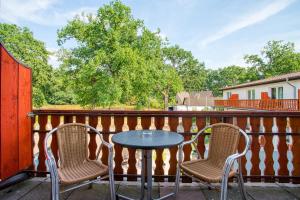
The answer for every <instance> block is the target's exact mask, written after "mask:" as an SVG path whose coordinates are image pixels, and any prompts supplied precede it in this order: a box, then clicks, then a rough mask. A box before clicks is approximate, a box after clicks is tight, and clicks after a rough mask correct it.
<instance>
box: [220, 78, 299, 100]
mask: <svg viewBox="0 0 300 200" xmlns="http://www.w3.org/2000/svg"><path fill="white" fill-rule="evenodd" d="M222 90H223V99H229V100H244V99H247V100H252V99H298V98H299V97H300V72H295V73H290V74H285V75H280V76H276V77H271V78H267V79H263V80H258V81H253V82H249V83H244V84H240V85H235V86H230V87H225V88H223V89H222Z"/></svg>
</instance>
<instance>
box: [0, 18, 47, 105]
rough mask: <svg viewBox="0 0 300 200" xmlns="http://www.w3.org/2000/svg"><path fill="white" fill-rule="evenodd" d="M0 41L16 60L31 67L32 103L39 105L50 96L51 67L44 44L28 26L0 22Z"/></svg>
mask: <svg viewBox="0 0 300 200" xmlns="http://www.w3.org/2000/svg"><path fill="white" fill-rule="evenodd" d="M0 41H1V42H3V44H4V45H5V47H6V48H7V50H8V51H9V52H11V53H12V54H13V55H14V56H15V57H16V58H17V59H18V60H20V61H21V62H23V63H25V64H26V65H28V66H29V67H31V68H32V84H33V105H34V106H36V107H39V106H41V105H43V104H45V103H46V102H47V101H48V100H49V98H50V97H51V93H50V91H49V89H50V87H51V81H50V79H49V77H51V76H52V67H51V66H50V65H49V64H48V56H49V52H48V51H47V50H46V47H45V44H44V43H43V42H41V41H39V40H37V39H35V38H34V36H33V34H32V32H31V31H30V30H29V29H28V28H26V27H25V28H22V27H18V26H17V25H13V24H5V23H0Z"/></svg>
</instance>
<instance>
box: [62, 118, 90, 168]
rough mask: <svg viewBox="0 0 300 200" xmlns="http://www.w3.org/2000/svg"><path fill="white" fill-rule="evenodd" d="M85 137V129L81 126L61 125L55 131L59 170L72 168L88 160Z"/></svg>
mask: <svg viewBox="0 0 300 200" xmlns="http://www.w3.org/2000/svg"><path fill="white" fill-rule="evenodd" d="M87 136H88V134H87V128H86V127H85V126H84V125H81V124H76V123H74V124H66V125H62V126H61V127H60V128H59V129H58V130H57V142H58V151H59V157H60V168H68V167H71V168H73V167H76V166H78V165H80V164H82V163H84V162H85V161H87V160H88V144H87Z"/></svg>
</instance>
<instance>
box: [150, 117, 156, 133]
mask: <svg viewBox="0 0 300 200" xmlns="http://www.w3.org/2000/svg"><path fill="white" fill-rule="evenodd" d="M149 130H156V126H155V117H151V125H150V127H149Z"/></svg>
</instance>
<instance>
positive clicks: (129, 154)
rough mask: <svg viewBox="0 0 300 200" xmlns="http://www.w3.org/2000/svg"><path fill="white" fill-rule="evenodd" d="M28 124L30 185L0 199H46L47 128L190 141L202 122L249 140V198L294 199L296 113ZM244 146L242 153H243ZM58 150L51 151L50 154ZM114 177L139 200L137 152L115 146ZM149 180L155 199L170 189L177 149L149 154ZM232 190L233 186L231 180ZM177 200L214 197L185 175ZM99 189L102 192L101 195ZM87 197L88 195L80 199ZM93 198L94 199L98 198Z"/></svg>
mask: <svg viewBox="0 0 300 200" xmlns="http://www.w3.org/2000/svg"><path fill="white" fill-rule="evenodd" d="M34 114H35V118H34V120H33V124H32V127H33V128H32V134H33V146H32V148H33V152H34V155H33V156H34V163H33V164H32V167H31V169H30V170H27V172H28V173H30V174H31V175H33V176H34V178H33V179H31V180H27V181H25V182H23V183H19V184H17V185H13V186H11V187H10V188H8V189H5V190H2V191H0V198H1V199H41V197H42V199H45V198H49V197H50V183H49V174H48V172H47V166H46V165H45V154H44V149H43V145H44V144H43V142H44V138H45V135H46V133H47V132H48V131H50V130H51V129H52V128H54V127H56V126H58V125H59V124H62V123H71V122H79V123H86V124H89V125H91V126H93V127H95V128H97V129H98V130H100V131H101V132H102V133H103V138H104V139H105V140H106V141H108V142H111V136H112V135H113V134H116V133H118V132H120V131H126V130H139V129H162V130H171V131H176V132H178V133H181V134H182V135H183V136H184V138H185V140H189V139H191V138H192V137H193V135H195V134H196V133H197V131H198V130H200V129H202V128H203V127H204V126H205V125H207V124H214V123H218V122H226V123H231V124H235V125H238V126H239V127H240V128H242V129H243V130H245V131H246V132H247V134H249V135H250V137H251V138H252V144H251V149H250V151H249V152H248V153H247V155H246V157H245V158H243V159H242V165H243V175H244V180H245V182H246V190H247V191H248V195H250V197H252V198H253V199H270V198H272V197H270V196H269V195H271V194H272V195H274V196H273V199H276V198H277V199H278V198H280V199H282V198H285V199H297V198H300V188H299V185H297V184H300V154H299V152H300V137H299V136H300V126H299V124H300V112H290V111H289V112H287V111H286V112H284V111H281V112H266V111H256V112H240V111H223V112H217V111H201V112H192V111H190V112H180V111H174V112H170V111H104V110H93V111H91V110H35V111H34ZM208 138H209V133H207V134H206V135H204V136H202V137H199V140H198V144H197V149H198V151H199V152H200V154H201V156H202V157H204V158H205V157H206V156H207V152H208V145H207V141H208ZM99 141H100V140H99V139H98V138H97V137H96V135H91V136H90V141H89V156H90V158H91V159H94V158H95V156H96V151H97V148H98V147H99V146H100V144H99ZM243 142H244V141H243V140H242V139H241V142H240V147H239V148H240V149H243ZM48 145H51V148H52V149H54V151H53V152H54V155H55V158H56V159H57V158H58V155H57V151H56V150H57V141H56V139H55V138H52V142H51V144H48ZM55 149H56V150H55ZM114 153H115V155H114V172H115V179H116V181H117V187H116V188H117V190H118V191H119V192H121V193H123V192H126V193H129V194H132V195H133V196H134V195H138V194H139V190H138V181H139V179H140V173H141V169H140V166H141V163H140V161H141V153H140V151H138V150H134V149H126V148H122V147H121V146H118V145H115V146H114ZM195 154H196V151H195V149H193V148H192V147H188V146H187V147H186V148H184V160H185V161H187V160H191V159H195ZM107 156H108V152H107V151H106V150H105V149H104V151H103V152H102V156H101V160H102V162H103V163H104V164H107V163H106V162H107ZM153 160H154V161H153V163H154V164H153V165H154V166H153V174H154V182H155V183H156V187H155V189H154V190H155V194H156V197H158V196H160V195H161V194H162V193H164V192H166V191H169V190H171V189H172V187H171V186H172V185H173V182H174V180H175V173H176V164H177V148H175V147H174V148H170V149H164V150H156V151H155V152H154V156H153ZM231 181H232V182H233V183H231V184H235V181H236V180H231ZM182 182H183V184H182V189H181V190H180V191H181V192H180V196H179V199H186V198H190V199H196V198H200V199H201V197H202V199H212V198H214V199H216V198H218V197H219V196H218V194H219V193H218V191H215V190H208V189H207V188H206V187H203V186H201V187H198V184H197V183H192V181H191V179H190V178H188V177H185V176H183V177H182ZM235 190H237V188H236V187H232V188H231V189H229V191H230V192H229V197H230V198H233V199H239V196H237V194H239V192H237V191H236V192H235ZM101 191H102V192H101ZM85 194H86V195H85ZM65 195H67V196H65V199H82V198H83V197H84V198H86V199H97V198H98V197H99V196H101V197H102V199H107V198H108V197H106V196H105V195H108V189H107V184H106V183H104V187H100V186H99V185H95V186H94V187H93V189H91V190H88V188H82V189H80V190H78V191H74V192H72V193H70V194H69V196H68V194H65ZM98 195H99V196H98Z"/></svg>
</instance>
